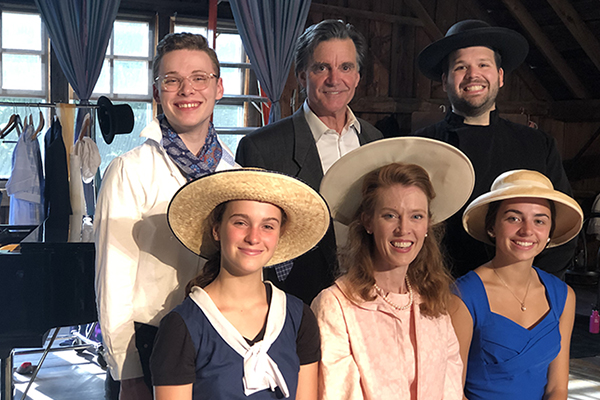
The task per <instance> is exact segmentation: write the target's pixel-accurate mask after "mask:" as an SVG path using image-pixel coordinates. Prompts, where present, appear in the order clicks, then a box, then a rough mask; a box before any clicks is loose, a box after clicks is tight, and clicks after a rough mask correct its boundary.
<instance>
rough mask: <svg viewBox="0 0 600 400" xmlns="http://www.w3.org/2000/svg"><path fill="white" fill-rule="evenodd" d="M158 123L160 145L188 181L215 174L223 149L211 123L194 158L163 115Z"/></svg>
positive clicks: (159, 117)
mask: <svg viewBox="0 0 600 400" xmlns="http://www.w3.org/2000/svg"><path fill="white" fill-rule="evenodd" d="M158 121H159V122H160V130H161V131H162V136H163V137H162V141H161V145H162V146H163V148H164V149H165V150H166V151H167V154H168V155H169V157H170V158H171V160H173V162H174V163H175V164H176V165H177V166H178V167H179V169H180V170H181V172H183V174H184V175H185V177H186V179H187V180H188V181H191V180H194V179H197V178H200V177H201V176H204V175H206V174H209V173H211V172H215V170H216V169H217V165H219V162H220V161H221V156H222V155H223V148H222V147H221V143H219V140H218V139H217V131H215V127H214V126H213V124H212V122H211V123H210V125H209V127H208V134H207V135H206V140H205V141H204V146H202V149H201V150H200V154H198V156H196V155H194V154H193V153H192V152H191V151H189V150H188V148H187V147H186V145H185V143H183V140H181V138H180V137H179V135H178V134H177V132H175V130H174V129H173V127H172V126H171V125H170V124H169V121H167V119H166V118H165V115H164V114H161V115H159V116H158Z"/></svg>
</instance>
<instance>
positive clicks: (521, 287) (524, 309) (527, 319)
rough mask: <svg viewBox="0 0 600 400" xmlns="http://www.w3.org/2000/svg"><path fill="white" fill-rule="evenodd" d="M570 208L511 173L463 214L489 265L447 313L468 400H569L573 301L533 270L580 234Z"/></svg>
mask: <svg viewBox="0 0 600 400" xmlns="http://www.w3.org/2000/svg"><path fill="white" fill-rule="evenodd" d="M582 221H583V212H582V211H581V208H580V207H579V205H578V204H577V202H576V201H575V200H573V199H572V198H571V197H569V196H567V195H566V194H564V193H561V192H558V191H556V190H554V188H553V186H552V183H551V182H550V180H549V179H548V178H546V177H545V176H544V175H542V174H540V173H539V172H535V171H529V170H515V171H508V172H505V173H504V174H502V175H500V176H499V177H498V178H496V180H495V181H494V183H493V184H492V188H491V191H490V192H488V193H485V194H483V195H481V196H480V197H478V198H477V199H475V200H474V201H473V202H472V203H471V204H470V205H469V206H468V207H467V209H466V210H465V213H464V215H463V225H464V227H465V229H466V230H467V232H468V233H469V234H470V235H471V236H473V237H474V238H475V239H478V240H480V241H482V242H485V243H488V244H491V245H494V246H495V255H494V258H493V259H492V260H491V261H489V262H487V263H486V264H483V265H482V266H480V267H479V268H477V269H475V270H474V271H471V272H469V273H468V274H467V275H465V276H463V277H461V278H460V279H458V280H457V282H456V285H457V296H456V297H455V298H454V304H453V306H452V307H451V316H452V323H453V325H454V329H455V331H456V334H457V337H458V340H459V343H460V348H461V350H460V352H461V357H462V359H463V362H464V364H465V365H466V369H465V398H467V399H469V400H478V399H482V400H483V399H485V400H494V399H503V400H504V399H511V400H519V399H523V400H537V399H544V400H550V399H552V400H555V399H562V400H566V399H567V386H568V381H569V344H570V339H571V331H572V329H573V321H574V317H575V294H574V292H573V290H572V289H571V288H570V287H568V286H567V285H566V284H565V283H564V282H562V281H561V280H560V279H558V278H556V277H555V276H553V275H550V274H548V273H545V272H544V271H541V270H539V269H537V268H535V267H534V266H533V260H534V257H535V256H537V255H538V254H539V253H540V252H542V250H544V249H545V248H546V247H549V246H558V245H561V244H563V243H565V242H567V241H569V240H571V239H572V238H573V237H575V236H576V235H577V234H578V232H579V230H580V229H581V225H582Z"/></svg>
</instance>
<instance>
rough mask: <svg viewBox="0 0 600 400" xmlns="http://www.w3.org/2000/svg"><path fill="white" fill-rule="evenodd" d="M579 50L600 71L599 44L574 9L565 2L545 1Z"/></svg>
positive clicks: (563, 0) (559, 0) (556, 0)
mask: <svg viewBox="0 0 600 400" xmlns="http://www.w3.org/2000/svg"><path fill="white" fill-rule="evenodd" d="M547 1H548V3H549V4H550V5H551V6H552V8H553V9H554V11H555V12H556V14H558V16H559V17H560V19H561V20H562V21H563V23H564V24H565V26H566V27H567V28H569V31H570V32H571V34H572V35H573V37H574V38H575V39H576V40H577V41H578V42H579V44H580V45H581V48H582V49H583V50H584V51H585V52H586V54H587V55H588V57H589V58H590V59H591V60H592V62H593V63H594V65H596V68H598V70H600V42H598V39H596V37H595V36H594V34H593V33H592V31H590V29H589V28H588V27H587V25H586V24H585V22H584V21H583V19H582V18H581V17H580V16H579V13H578V12H577V10H575V8H574V7H573V6H572V5H571V4H570V3H569V2H568V1H565V0H547Z"/></svg>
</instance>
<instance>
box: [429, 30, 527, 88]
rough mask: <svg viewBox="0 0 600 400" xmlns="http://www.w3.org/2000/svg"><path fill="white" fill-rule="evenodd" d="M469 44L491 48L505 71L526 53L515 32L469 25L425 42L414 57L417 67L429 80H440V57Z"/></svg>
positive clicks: (518, 63) (517, 62) (515, 65)
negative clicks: (458, 31) (433, 40)
mask: <svg viewBox="0 0 600 400" xmlns="http://www.w3.org/2000/svg"><path fill="white" fill-rule="evenodd" d="M472 46H485V47H489V48H492V49H494V50H496V51H498V52H499V53H500V55H501V56H502V65H500V67H502V69H503V70H504V72H505V73H509V72H511V71H513V70H514V69H515V68H517V67H518V66H519V65H521V63H522V62H523V61H524V60H525V57H527V53H529V43H527V40H526V39H525V38H524V37H523V36H522V35H521V34H519V33H518V32H515V31H513V30H511V29H506V28H499V27H485V28H476V29H470V30H468V31H465V32H460V33H457V34H455V35H450V36H446V37H444V38H442V39H440V40H437V41H435V42H433V43H431V44H430V45H429V46H427V47H426V48H425V49H423V51H421V53H420V54H419V56H418V58H417V62H418V65H419V69H420V70H421V72H422V73H423V74H424V75H425V76H426V77H428V78H429V79H431V80H434V81H441V80H442V74H443V73H444V72H445V71H444V70H443V66H442V61H443V60H444V58H446V56H448V55H449V54H450V53H452V52H453V51H455V50H458V49H463V48H465V47H472Z"/></svg>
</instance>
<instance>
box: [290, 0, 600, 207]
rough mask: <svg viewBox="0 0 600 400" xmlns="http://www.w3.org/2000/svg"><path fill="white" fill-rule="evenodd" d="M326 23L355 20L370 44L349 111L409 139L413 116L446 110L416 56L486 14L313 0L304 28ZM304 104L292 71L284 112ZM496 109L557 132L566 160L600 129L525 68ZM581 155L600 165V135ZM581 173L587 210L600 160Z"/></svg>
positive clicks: (464, 8)
mask: <svg viewBox="0 0 600 400" xmlns="http://www.w3.org/2000/svg"><path fill="white" fill-rule="evenodd" d="M326 18H335V19H342V20H344V21H346V22H349V23H352V24H353V25H354V26H355V27H356V28H357V29H358V30H359V31H360V32H361V33H363V35H364V36H365V37H366V39H367V43H368V45H369V52H368V56H367V65H366V67H365V68H364V70H363V72H362V79H361V82H360V84H359V86H358V88H357V91H356V95H355V97H354V100H353V102H352V103H351V107H352V109H353V110H354V112H355V113H356V114H357V115H359V116H360V117H362V118H364V119H366V120H368V121H369V122H371V123H373V124H376V123H377V122H378V121H381V120H383V119H384V118H387V120H388V122H389V120H390V119H393V120H394V121H396V122H397V123H398V126H399V131H398V132H396V133H395V134H398V135H404V134H408V133H410V132H411V122H412V120H413V113H415V112H417V113H419V115H422V114H424V113H430V114H431V115H429V114H426V115H427V116H431V117H433V118H439V119H441V118H443V115H444V114H443V109H444V108H443V107H442V106H446V107H447V106H448V100H447V97H446V94H445V93H444V92H443V90H442V87H441V84H440V83H438V82H432V81H430V80H429V79H427V78H426V77H424V76H423V75H422V74H421V73H420V72H419V70H418V68H417V66H416V57H417V55H418V53H419V52H420V51H421V50H422V49H423V48H424V47H425V46H427V45H428V44H429V43H431V42H432V40H434V39H435V38H437V37H441V36H443V34H445V32H446V31H447V29H448V28H449V27H450V26H452V25H453V24H454V23H455V22H457V21H460V20H463V19H468V18H478V19H484V20H485V19H487V18H488V16H487V13H486V10H485V9H483V7H482V5H481V2H477V1H476V0H419V1H415V0H376V1H367V0H313V1H312V5H311V9H310V13H309V16H308V21H307V26H309V25H311V24H314V23H317V22H319V21H321V20H323V19H326ZM488 21H489V19H488ZM490 22H491V21H490ZM492 24H493V22H492ZM302 101H303V97H302V96H301V94H300V86H299V85H298V84H297V82H296V79H295V75H294V72H293V70H292V71H290V76H289V79H288V82H287V85H286V89H285V91H284V95H283V99H282V108H283V115H284V116H287V115H291V114H292V112H293V111H294V110H295V109H297V108H298V107H299V106H300V105H301V104H302ZM497 105H498V108H499V110H500V111H501V112H502V113H503V114H505V115H506V114H508V115H509V116H510V117H511V118H512V119H515V120H519V121H521V122H524V123H527V122H531V123H535V124H537V126H538V127H539V129H542V130H544V131H545V132H547V133H549V134H550V135H552V136H553V137H554V138H555V139H556V140H557V144H558V148H559V151H560V152H561V155H562V156H563V159H565V160H568V159H570V158H572V157H574V156H575V155H576V154H577V153H578V152H579V151H580V149H581V148H582V146H583V145H584V144H585V143H586V142H587V141H588V140H589V138H590V137H591V136H592V135H593V134H594V133H595V132H596V131H597V130H598V129H599V128H600V122H597V120H596V121H594V120H591V121H585V116H579V119H578V120H577V122H573V121H568V120H565V118H564V114H565V113H564V112H561V105H560V104H557V103H556V102H554V101H553V99H552V97H551V96H550V94H549V93H548V91H547V90H546V89H545V88H544V87H543V86H542V85H541V84H540V83H539V81H538V79H536V78H535V77H534V76H533V74H532V72H531V71H530V70H529V69H528V68H527V67H525V66H521V67H520V68H519V69H517V70H516V71H515V72H513V73H511V74H509V75H507V76H506V79H505V85H504V87H503V88H502V89H501V90H500V95H499V97H498V104H497ZM415 119H416V118H415ZM595 119H596V118H595ZM584 156H585V158H586V159H587V163H590V162H591V163H593V162H594V160H596V159H598V160H600V138H599V139H598V140H597V141H596V142H595V143H594V144H593V145H592V146H591V147H590V148H589V149H588V150H587V151H586V153H585V154H584ZM596 164H597V167H598V168H597V169H595V168H594V167H595V166H596ZM586 165H587V164H586ZM583 169H585V170H586V171H587V176H583V178H581V177H582V174H581V171H580V172H579V173H578V174H576V175H577V177H576V178H577V179H573V180H572V181H571V183H572V186H573V188H574V190H575V193H576V195H577V197H578V199H580V201H581V202H582V203H584V204H586V205H587V204H588V203H590V202H591V201H592V200H593V198H594V197H595V195H596V194H597V193H598V192H600V178H598V177H596V176H600V162H597V163H595V164H594V163H593V165H590V167H586V168H583ZM596 171H598V173H596Z"/></svg>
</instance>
